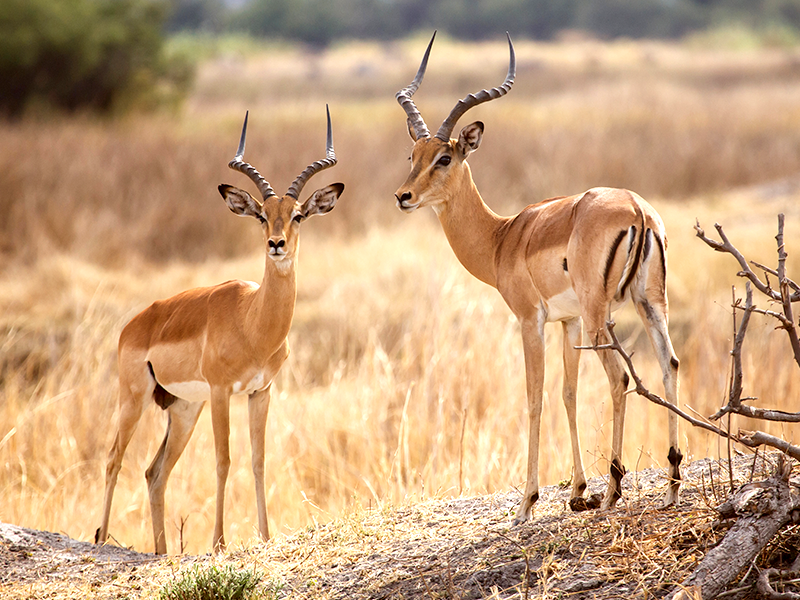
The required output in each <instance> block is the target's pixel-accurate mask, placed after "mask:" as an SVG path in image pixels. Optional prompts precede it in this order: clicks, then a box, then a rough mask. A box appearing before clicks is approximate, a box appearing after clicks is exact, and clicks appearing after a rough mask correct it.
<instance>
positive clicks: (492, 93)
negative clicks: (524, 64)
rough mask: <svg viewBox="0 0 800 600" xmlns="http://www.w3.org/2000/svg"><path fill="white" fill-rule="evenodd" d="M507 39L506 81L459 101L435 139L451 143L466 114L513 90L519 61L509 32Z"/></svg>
mask: <svg viewBox="0 0 800 600" xmlns="http://www.w3.org/2000/svg"><path fill="white" fill-rule="evenodd" d="M506 37H507V38H508V51H509V54H510V59H509V64H508V74H507V75H506V79H505V81H504V82H503V83H502V84H501V85H500V87H495V88H492V89H490V90H481V91H480V92H478V93H477V94H470V95H469V96H467V97H466V98H464V99H463V100H459V101H458V103H457V104H456V105H455V108H453V110H452V111H451V112H450V115H449V116H448V117H447V118H446V119H445V120H444V123H442V126H441V127H439V131H437V132H436V135H435V136H434V137H437V138H439V139H440V140H442V141H443V142H448V141H450V134H451V133H453V128H454V127H455V126H456V123H457V122H458V120H459V119H460V118H461V117H462V116H463V114H464V113H465V112H467V111H468V110H469V109H470V108H472V107H473V106H477V105H478V104H483V103H484V102H488V101H489V100H494V99H495V98H499V97H500V96H505V95H506V94H507V93H508V90H510V89H511V85H512V84H513V83H514V76H515V75H516V72H517V60H516V57H515V56H514V44H512V43H511V36H510V35H508V32H506Z"/></svg>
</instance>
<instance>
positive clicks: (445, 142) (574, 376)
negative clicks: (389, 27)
mask: <svg viewBox="0 0 800 600" xmlns="http://www.w3.org/2000/svg"><path fill="white" fill-rule="evenodd" d="M435 36H436V34H435V33H434V37H435ZM432 45H433V38H431V41H430V43H429V44H428V49H427V51H426V52H425V56H424V57H423V59H422V63H421V64H420V67H419V70H418V71H417V75H416V77H415V78H414V80H413V81H412V82H411V84H410V85H409V86H408V87H406V88H404V89H402V90H400V91H399V92H398V93H397V101H398V102H399V103H400V105H401V106H402V107H403V109H404V110H405V112H406V115H407V117H408V129H409V133H410V134H411V137H412V139H413V140H414V147H413V150H412V154H411V173H410V175H409V176H408V179H406V182H405V183H404V184H403V185H402V186H400V188H399V189H398V190H397V192H396V193H395V196H396V199H397V205H398V206H399V208H400V210H402V211H403V212H407V213H410V212H413V211H415V210H417V209H418V208H421V207H423V206H430V207H431V208H432V209H433V210H434V211H435V212H436V215H437V216H438V218H439V222H440V223H441V225H442V229H444V233H445V235H446V236H447V240H448V241H449V243H450V246H451V247H452V249H453V252H454V253H455V255H456V257H457V258H458V260H459V261H460V262H461V264H462V265H464V267H465V268H466V269H467V270H468V271H469V272H470V273H472V275H474V276H475V277H477V278H478V279H480V280H481V281H483V282H484V283H487V284H489V285H491V286H493V287H495V288H496V289H497V290H498V291H499V292H500V294H501V295H502V297H503V299H504V300H505V302H506V304H508V306H509V308H510V309H511V311H512V312H513V313H514V315H515V316H516V317H517V319H518V320H519V323H520V326H521V330H522V343H523V347H524V356H525V375H526V380H527V396H528V419H529V446H528V468H527V471H528V472H527V485H526V487H525V494H524V497H523V498H522V502H521V504H520V506H519V508H518V509H517V513H516V518H515V522H516V523H519V522H522V521H525V520H527V519H528V518H530V516H531V512H532V508H533V505H534V504H535V503H536V501H537V500H538V498H539V479H538V477H539V475H538V463H539V429H540V421H541V415H542V395H543V381H544V362H545V361H544V326H545V323H548V322H555V321H559V322H561V324H562V327H563V330H564V348H563V353H564V384H563V400H564V405H565V406H566V410H567V418H568V421H569V430H570V438H571V442H572V459H573V473H572V500H571V502H570V505H571V506H572V507H573V508H575V509H577V508H580V507H582V505H583V507H585V502H582V500H583V493H584V491H585V489H586V478H585V476H584V471H583V464H582V460H581V450H580V443H579V441H578V429H577V423H576V390H577V386H578V362H579V358H580V350H579V349H578V347H579V346H580V345H581V339H582V335H583V333H582V329H584V330H585V332H586V334H587V335H588V337H589V338H590V339H591V340H593V341H594V342H595V343H597V344H605V343H607V342H610V337H609V334H608V330H607V328H606V319H607V318H608V316H609V315H610V314H611V312H612V311H614V310H615V309H616V308H618V307H619V306H620V305H622V304H623V303H624V302H625V301H627V300H629V299H630V300H631V301H632V302H633V304H634V306H635V307H636V310H637V312H638V314H639V316H640V317H641V319H642V323H644V327H645V329H646V331H647V334H648V336H649V338H650V341H651V343H652V345H653V348H654V349H655V352H656V355H657V356H658V361H659V364H660V366H661V371H662V374H663V381H664V387H665V389H666V397H667V400H668V401H669V402H671V403H672V404H675V405H677V402H678V364H679V363H678V359H677V357H676V356H675V352H674V351H673V349H672V342H671V341H670V337H669V332H668V330H667V313H668V309H667V290H666V273H667V255H666V249H667V238H666V233H665V231H664V224H663V223H662V221H661V218H660V217H659V215H658V213H656V211H655V210H654V209H653V208H652V207H651V206H650V205H649V204H648V203H647V202H645V201H644V200H643V199H642V198H641V197H640V196H639V195H637V194H635V193H634V192H631V191H628V190H622V189H611V188H594V189H591V190H588V191H586V192H583V193H582V194H577V195H575V196H567V197H559V198H551V199H549V200H544V201H542V202H539V203H537V204H531V205H530V206H528V207H526V208H525V209H523V210H522V212H520V213H519V214H517V215H514V216H512V217H501V216H499V215H497V214H495V213H494V212H493V211H492V210H491V209H490V208H489V207H488V206H487V205H486V204H485V203H484V202H483V199H482V198H481V195H480V194H479V193H478V190H477V189H476V187H475V184H474V182H473V180H472V175H471V172H470V168H469V165H468V164H467V157H468V156H469V155H470V154H471V153H472V152H474V151H475V150H477V149H478V147H479V146H480V144H481V139H482V137H483V130H484V126H483V123H482V122H480V121H476V122H474V123H471V124H469V125H467V126H465V127H464V128H463V129H462V130H461V132H460V133H459V134H458V138H456V139H451V137H450V136H451V134H452V132H453V128H454V127H455V125H456V123H457V122H458V120H459V118H461V116H463V115H464V113H466V112H467V111H468V110H469V109H470V108H472V107H474V106H476V105H478V104H481V103H483V102H487V101H489V100H492V99H495V98H499V97H501V96H503V95H505V94H506V93H508V91H509V90H510V89H511V86H512V84H513V82H514V76H515V58H514V46H513V44H512V43H511V38H510V37H509V38H508V46H509V52H510V61H509V68H508V74H507V76H506V78H505V81H504V82H503V83H502V84H501V85H500V86H499V87H496V88H492V89H488V90H487V89H484V90H481V91H480V92H478V93H477V94H470V95H468V96H467V97H466V98H464V99H463V100H459V101H458V103H457V104H456V105H455V107H454V108H453V110H452V112H451V113H450V114H449V115H448V117H447V118H446V119H445V120H444V122H443V123H442V125H441V127H439V130H438V131H437V132H436V134H435V135H434V136H431V134H430V132H429V131H428V128H427V126H426V125H425V121H424V120H423V118H422V115H421V114H420V112H419V110H417V107H416V106H415V104H414V102H413V100H412V99H411V97H412V96H413V94H414V92H416V91H417V89H418V88H419V86H420V84H421V83H422V78H423V76H424V75H425V69H426V67H427V63H428V57H429V55H430V51H431V46H432ZM598 356H599V357H600V360H601V361H602V364H603V367H604V369H605V372H606V374H607V376H608V381H609V384H610V387H611V396H612V399H613V410H614V433H613V439H612V448H611V463H610V475H611V477H610V481H609V485H608V488H607V489H606V493H605V495H604V497H603V499H602V502H601V507H602V508H608V507H611V506H613V505H614V504H615V503H616V501H617V500H618V499H619V498H620V496H621V482H622V477H623V475H624V472H625V471H624V467H623V466H622V462H621V461H622V435H623V425H624V420H625V391H626V388H627V385H628V374H627V373H626V372H625V370H624V368H623V365H622V361H621V359H620V358H619V357H618V356H617V355H616V353H615V352H614V351H611V350H599V351H598ZM668 419H669V443H670V448H669V453H668V461H669V467H668V473H667V475H668V477H669V484H668V488H667V492H666V497H665V500H664V504H665V506H669V505H673V504H676V503H677V502H678V490H679V486H680V468H679V465H680V462H681V459H682V455H681V452H680V450H679V449H678V422H677V416H676V415H675V414H674V413H672V412H671V411H670V413H669V417H668Z"/></svg>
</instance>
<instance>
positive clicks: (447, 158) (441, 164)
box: [436, 154, 452, 167]
mask: <svg viewBox="0 0 800 600" xmlns="http://www.w3.org/2000/svg"><path fill="white" fill-rule="evenodd" d="M451 160H452V159H451V158H450V155H448V154H445V155H444V156H442V157H441V158H440V159H439V160H437V161H436V166H437V167H446V166H447V165H449V164H450V161H451Z"/></svg>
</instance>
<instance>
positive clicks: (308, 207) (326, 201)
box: [300, 183, 344, 217]
mask: <svg viewBox="0 0 800 600" xmlns="http://www.w3.org/2000/svg"><path fill="white" fill-rule="evenodd" d="M343 191H344V184H343V183H332V184H331V185H328V186H325V187H324V188H321V189H318V190H317V191H316V192H314V193H313V194H311V196H309V197H308V200H306V201H305V202H303V206H302V207H301V208H300V214H301V215H303V217H312V216H314V215H324V214H325V213H327V212H330V211H332V210H333V207H334V206H336V201H337V200H338V199H339V196H341V195H342V192H343Z"/></svg>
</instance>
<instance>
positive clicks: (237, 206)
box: [217, 183, 263, 220]
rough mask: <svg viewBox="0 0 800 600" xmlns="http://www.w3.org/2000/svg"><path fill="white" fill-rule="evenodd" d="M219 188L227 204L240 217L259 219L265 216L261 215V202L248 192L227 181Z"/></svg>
mask: <svg viewBox="0 0 800 600" xmlns="http://www.w3.org/2000/svg"><path fill="white" fill-rule="evenodd" d="M217 189H218V190H219V193H220V194H221V195H222V197H223V198H224V199H225V204H227V205H228V208H230V209H231V212H233V213H234V214H237V215H239V216H240V217H255V218H256V219H259V220H260V219H262V218H263V217H262V216H261V203H260V202H259V201H258V200H256V199H255V198H253V197H252V196H251V195H250V194H249V193H248V192H245V191H244V190H240V189H239V188H237V187H233V186H232V185H228V184H227V183H223V184H221V185H220V186H219V187H218V188H217Z"/></svg>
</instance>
